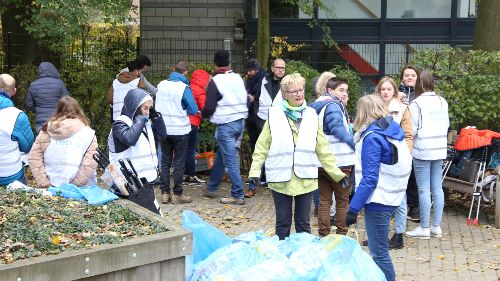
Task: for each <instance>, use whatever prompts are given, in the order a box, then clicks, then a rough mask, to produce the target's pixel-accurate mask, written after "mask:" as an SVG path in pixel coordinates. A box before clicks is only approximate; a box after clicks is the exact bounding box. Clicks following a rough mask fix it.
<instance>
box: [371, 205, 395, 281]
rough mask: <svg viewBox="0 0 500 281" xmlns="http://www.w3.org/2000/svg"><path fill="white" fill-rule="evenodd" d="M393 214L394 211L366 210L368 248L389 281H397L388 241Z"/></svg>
mask: <svg viewBox="0 0 500 281" xmlns="http://www.w3.org/2000/svg"><path fill="white" fill-rule="evenodd" d="M393 213H394V211H380V210H366V209H365V225H366V234H367V235H368V248H369V249H370V254H371V256H372V258H373V260H374V261H375V263H376V264H377V265H378V267H379V268H380V269H381V270H382V272H383V273H384V275H385V278H386V279H387V281H395V280H396V273H395V272H394V265H393V264H392V260H391V256H389V242H388V240H387V237H388V236H389V227H390V223H391V216H392V214H393Z"/></svg>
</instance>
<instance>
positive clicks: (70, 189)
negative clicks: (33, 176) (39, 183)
mask: <svg viewBox="0 0 500 281" xmlns="http://www.w3.org/2000/svg"><path fill="white" fill-rule="evenodd" d="M48 191H49V192H50V193H52V196H61V197H64V198H70V199H76V200H86V201H87V202H88V203H89V204H91V205H101V204H106V203H108V202H110V201H113V200H116V199H118V196H116V195H115V194H113V193H111V192H109V191H107V190H104V189H102V188H100V187H98V186H96V185H91V186H82V187H77V186H76V185H74V184H71V183H67V184H63V185H61V186H58V187H53V186H51V187H49V189H48Z"/></svg>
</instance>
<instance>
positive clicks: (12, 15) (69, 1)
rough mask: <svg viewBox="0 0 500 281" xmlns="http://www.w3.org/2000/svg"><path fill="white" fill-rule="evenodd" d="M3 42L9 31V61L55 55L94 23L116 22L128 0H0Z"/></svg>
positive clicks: (123, 16) (125, 10) (123, 15)
mask: <svg viewBox="0 0 500 281" xmlns="http://www.w3.org/2000/svg"><path fill="white" fill-rule="evenodd" d="M0 2H1V3H2V5H1V7H0V15H1V19H2V36H3V38H4V42H5V41H6V38H7V33H8V32H11V34H12V37H11V43H12V44H13V45H15V48H14V51H15V53H14V55H13V56H12V58H13V64H26V63H32V62H33V61H35V60H36V56H37V55H38V56H40V55H41V56H45V57H46V56H49V57H51V56H57V54H58V53H60V52H61V50H62V49H63V48H64V47H65V46H67V45H68V42H71V41H72V40H74V39H75V38H77V37H78V36H79V35H80V34H81V31H82V28H83V27H84V26H86V25H88V24H91V23H94V22H98V21H100V22H108V23H116V22H120V21H124V20H125V19H126V17H127V14H128V12H129V11H130V8H131V7H132V0H64V1H60V0H31V1H30V0H0Z"/></svg>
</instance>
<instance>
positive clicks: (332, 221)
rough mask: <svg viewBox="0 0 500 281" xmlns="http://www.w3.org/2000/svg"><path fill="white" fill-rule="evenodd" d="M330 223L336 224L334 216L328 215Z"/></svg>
mask: <svg viewBox="0 0 500 281" xmlns="http://www.w3.org/2000/svg"><path fill="white" fill-rule="evenodd" d="M330 225H331V226H334V225H337V223H336V221H335V216H330Z"/></svg>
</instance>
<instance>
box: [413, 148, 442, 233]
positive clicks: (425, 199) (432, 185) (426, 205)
mask: <svg viewBox="0 0 500 281" xmlns="http://www.w3.org/2000/svg"><path fill="white" fill-rule="evenodd" d="M442 165H443V160H419V159H415V158H413V168H414V169H415V178H416V180H417V186H418V201H419V204H420V226H421V227H424V228H427V227H429V225H430V216H431V205H432V204H434V218H433V220H432V225H433V226H440V225H441V219H442V218H443V208H444V193H443V184H442V182H441V176H442V170H441V169H442ZM431 194H432V203H431Z"/></svg>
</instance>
